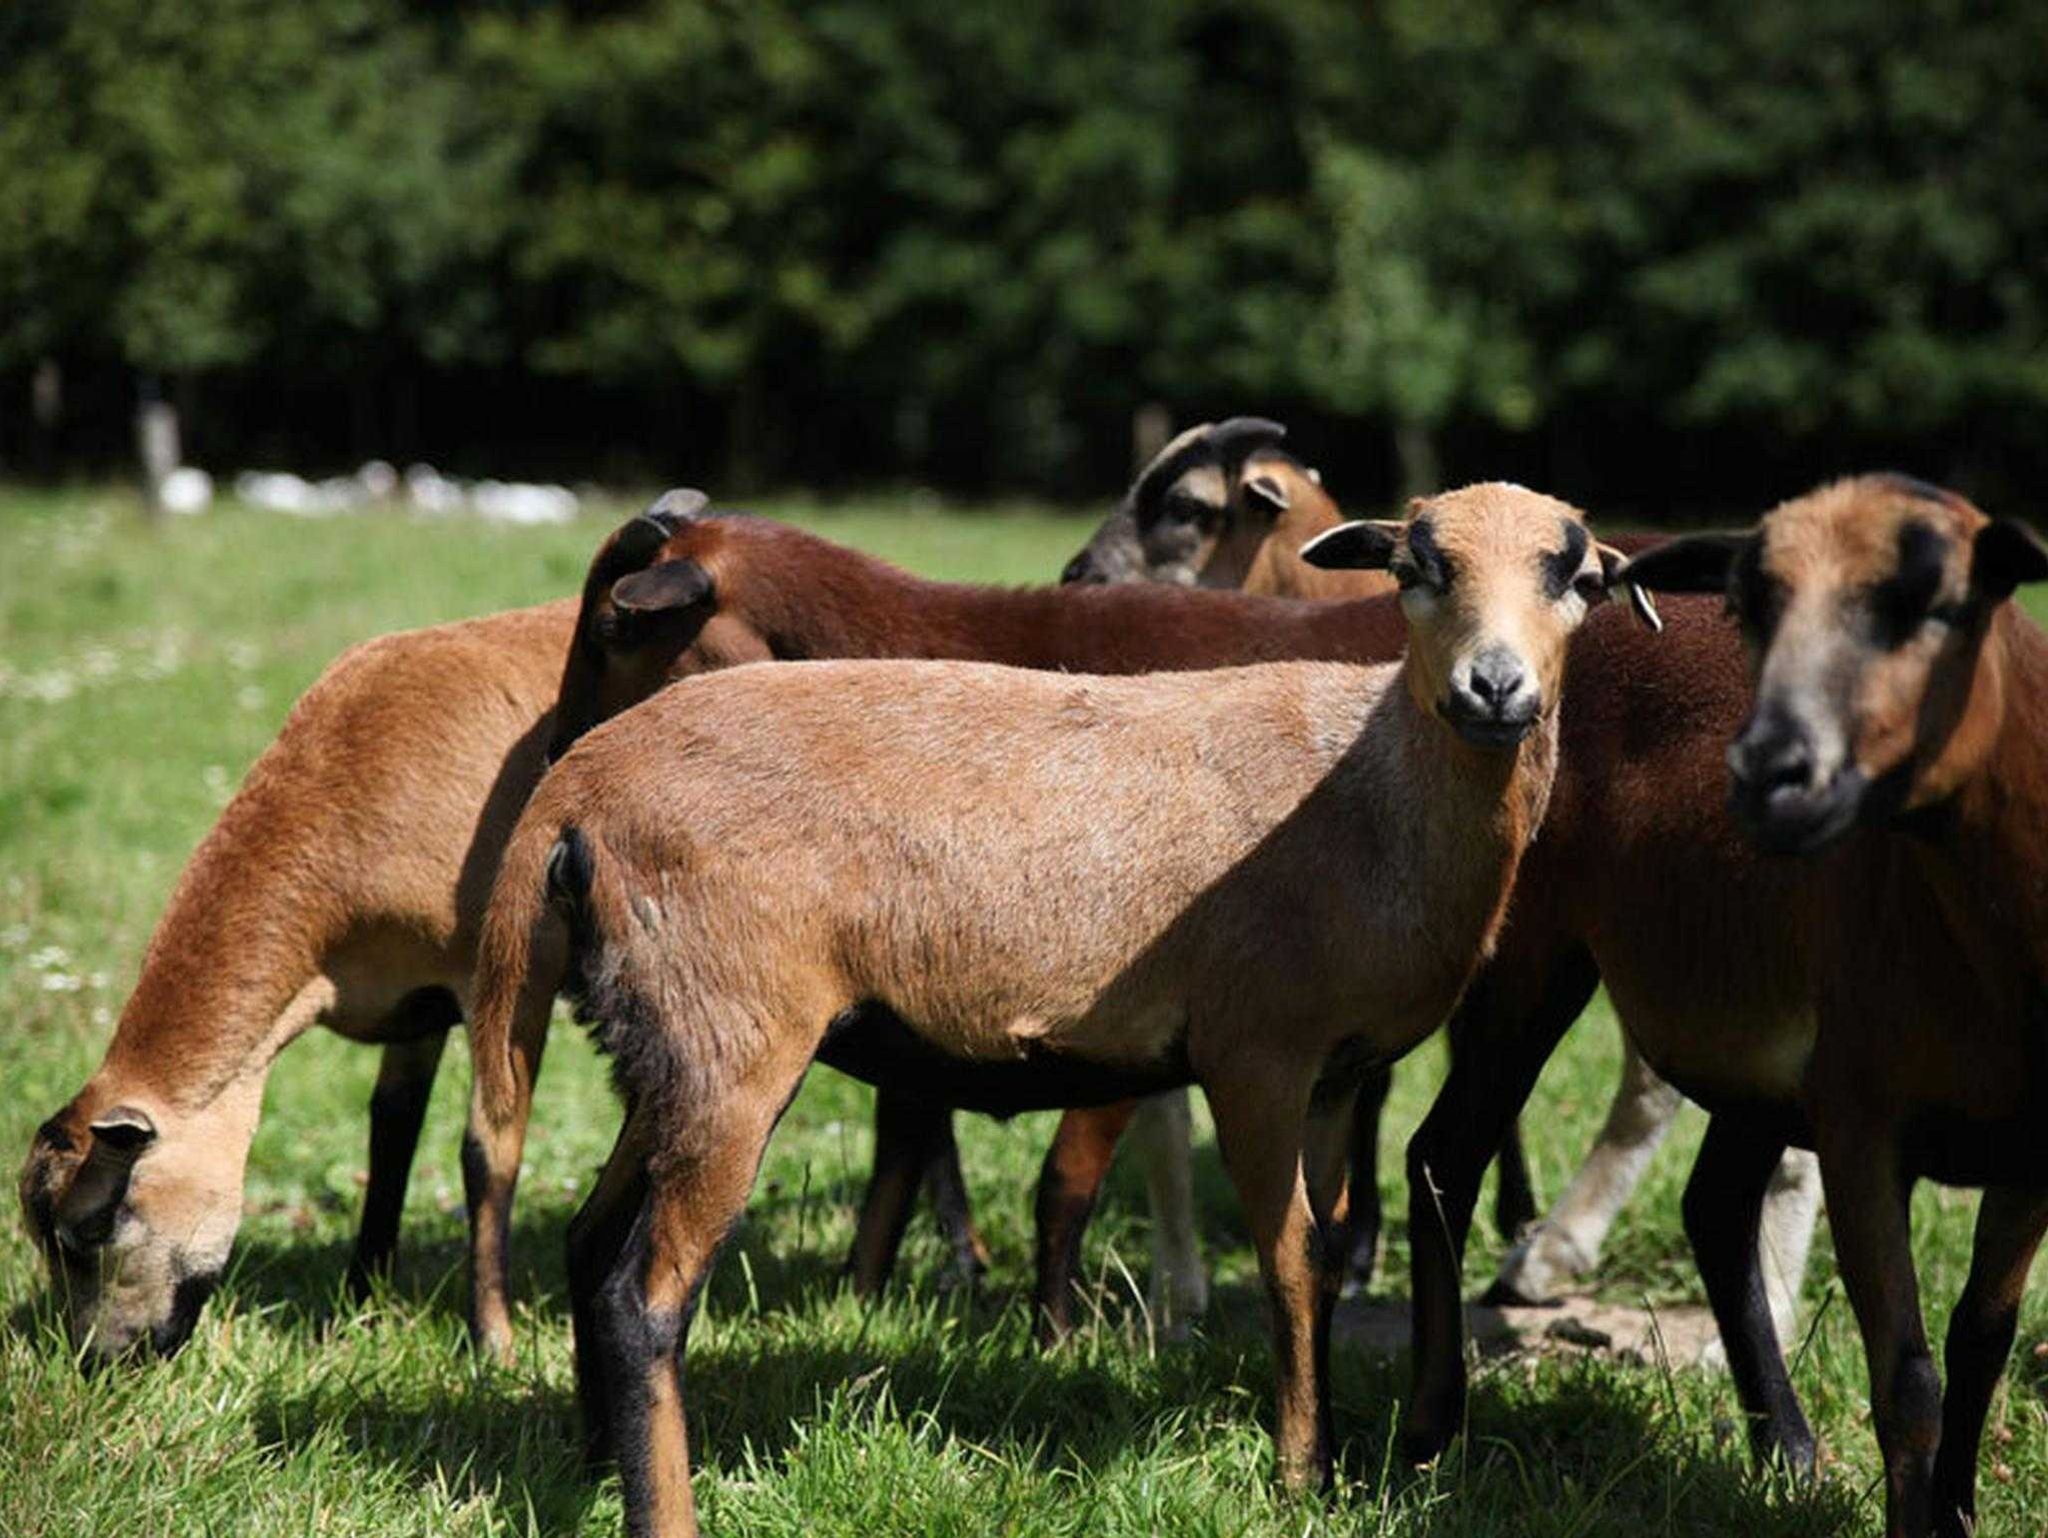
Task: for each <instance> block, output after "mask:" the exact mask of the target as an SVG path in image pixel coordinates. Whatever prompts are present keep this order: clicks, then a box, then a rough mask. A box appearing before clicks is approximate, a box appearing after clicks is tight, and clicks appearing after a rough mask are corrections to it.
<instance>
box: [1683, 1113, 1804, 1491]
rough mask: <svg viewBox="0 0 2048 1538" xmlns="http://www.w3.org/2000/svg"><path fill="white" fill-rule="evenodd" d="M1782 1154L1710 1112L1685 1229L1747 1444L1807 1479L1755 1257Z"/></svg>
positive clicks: (1798, 1421)
mask: <svg viewBox="0 0 2048 1538" xmlns="http://www.w3.org/2000/svg"><path fill="white" fill-rule="evenodd" d="M1784 1151H1785V1142H1784V1139H1783V1138H1781V1137H1777V1136H1774V1135H1773V1134H1771V1133H1770V1132H1769V1131H1767V1130H1765V1129H1763V1128H1760V1127H1757V1126H1754V1125H1751V1124H1749V1123H1746V1122H1744V1121H1742V1120H1741V1119H1740V1118H1738V1117H1734V1116H1729V1115H1726V1114H1723V1115H1719V1116H1716V1117H1714V1119H1713V1120H1712V1121H1711V1122H1709V1123H1708V1124H1707V1136H1706V1141H1705V1142H1704V1143H1702V1144H1701V1145H1700V1152H1699V1158H1698V1160H1697V1161H1696V1162H1695V1163H1694V1165H1693V1169H1692V1178H1691V1179H1690V1180H1688V1181H1687V1182H1686V1187H1685V1200H1684V1214H1685V1235H1686V1238H1687V1239H1688V1240H1689V1241H1690V1242H1691V1244H1692V1253H1693V1260H1694V1262H1695V1263H1696V1264H1697V1265H1698V1266H1699V1270H1700V1278H1701V1280H1702V1281H1704V1282H1705V1283H1706V1287H1707V1299H1708V1301H1709V1302H1710V1303H1712V1305H1713V1308H1714V1322H1715V1323H1716V1324H1717V1325H1718V1326H1720V1330H1721V1343H1722V1346H1723V1347H1724V1349H1725V1350H1726V1352H1727V1356H1728V1367H1729V1370H1730V1372H1732V1373H1733V1374H1734V1377H1735V1390H1736V1394H1737V1395H1738V1396H1739V1397H1740V1399H1741V1401H1742V1408H1743V1410H1744V1412H1745V1413H1746V1414H1747V1415H1748V1417H1749V1423H1750V1432H1749V1438H1750V1447H1751V1449H1752V1451H1753V1452H1754V1453H1755V1454H1756V1457H1757V1458H1758V1460H1759V1461H1762V1462H1768V1461H1770V1460H1771V1459H1773V1458H1778V1459H1782V1460H1783V1461H1784V1463H1785V1465H1786V1467H1788V1468H1790V1469H1792V1470H1793V1471H1794V1472H1796V1473H1799V1474H1802V1475H1805V1474H1811V1473H1812V1472H1813V1453H1814V1447H1813V1431H1812V1429H1811V1428H1810V1427H1809V1426H1808V1425H1807V1423H1806V1415H1805V1412H1804V1411H1802V1410H1801V1409H1800V1407H1799V1396H1798V1395H1797V1394H1795V1393H1794V1392H1793V1391H1792V1380H1791V1379H1790V1377H1788V1376H1787V1375H1786V1372H1785V1356H1784V1349H1783V1346H1782V1344H1781V1343H1780V1341H1779V1339H1778V1335H1777V1331H1776V1328H1775V1326H1774V1324H1773V1321H1772V1318H1771V1308H1770V1290H1769V1288H1768V1286H1767V1285H1766V1283H1765V1279H1764V1271H1763V1266H1762V1264H1761V1261H1760V1259H1759V1256H1758V1253H1757V1235H1758V1231H1759V1229H1760V1228H1761V1226H1762V1220H1763V1206H1764V1193H1765V1191H1766V1189H1767V1188H1768V1187H1769V1185H1770V1183H1771V1179H1772V1176H1773V1174H1774V1173H1775V1172H1776V1170H1777V1168H1778V1164H1779V1159H1780V1156H1781V1155H1782V1154H1783V1153H1784Z"/></svg>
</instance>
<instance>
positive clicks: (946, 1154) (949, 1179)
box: [924, 1113, 988, 1291]
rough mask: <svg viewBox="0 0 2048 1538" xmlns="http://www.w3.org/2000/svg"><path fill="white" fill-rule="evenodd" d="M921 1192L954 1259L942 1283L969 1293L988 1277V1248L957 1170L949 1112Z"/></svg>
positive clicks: (941, 1125) (963, 1174)
mask: <svg viewBox="0 0 2048 1538" xmlns="http://www.w3.org/2000/svg"><path fill="white" fill-rule="evenodd" d="M924 1189H925V1194H926V1195H927V1196H928V1197H930V1198H931V1204H932V1215H933V1216H934V1217H936V1218H937V1219H938V1222H939V1233H940V1235H941V1236H942V1237H943V1238H944V1239H945V1241H946V1249H947V1251H948V1253H950V1254H951V1255H952V1257H953V1263H952V1267H951V1269H950V1270H949V1271H948V1272H947V1273H946V1275H945V1278H944V1280H945V1281H947V1282H948V1283H949V1284H950V1285H952V1286H954V1287H958V1288H961V1289H963V1290H968V1291H971V1290H972V1289H973V1288H974V1287H976V1286H977V1285H978V1284H979V1283H980V1281H981V1279H982V1277H983V1276H985V1275H987V1274H988V1246H987V1245H986V1244H983V1243H982V1242H981V1235H980V1233H978V1232H977V1231H976V1230H975V1227H974V1204H973V1202H972V1201H971V1200H970V1199H969V1197H968V1195H967V1172H966V1171H965V1170H963V1169H962V1168H961V1167H960V1145H959V1144H958V1143H957V1142H955V1141H954V1139H953V1118H952V1115H951V1114H950V1113H948V1114H947V1115H945V1116H943V1117H941V1118H940V1119H939V1123H938V1127H937V1136H936V1138H935V1141H934V1146H933V1147H932V1148H931V1150H930V1152H929V1154H928V1156H927V1157H926V1159H925V1166H924Z"/></svg>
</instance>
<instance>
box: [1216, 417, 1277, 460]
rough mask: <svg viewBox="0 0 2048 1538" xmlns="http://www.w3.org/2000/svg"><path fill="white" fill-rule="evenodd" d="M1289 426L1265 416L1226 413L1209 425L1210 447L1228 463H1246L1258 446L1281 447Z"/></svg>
mask: <svg viewBox="0 0 2048 1538" xmlns="http://www.w3.org/2000/svg"><path fill="white" fill-rule="evenodd" d="M1286 436H1287V429H1286V428H1285V427H1283V426H1282V425H1281V424H1280V423H1278V422H1274V421H1269V420H1268V419H1267V418H1265V417H1226V418H1224V419H1223V420H1222V421H1221V422H1218V423H1217V424H1216V425H1215V426H1214V427H1212V428H1210V429H1209V433H1208V438H1209V447H1210V449H1211V450H1212V451H1214V453H1215V455H1216V457H1217V458H1218V459H1220V460H1222V461H1223V462H1224V463H1225V464H1226V465H1228V464H1243V463H1244V462H1245V460H1246V459H1248V458H1250V457H1251V455H1252V454H1253V453H1255V452H1257V451H1258V450H1259V449H1269V448H1278V447H1279V446H1280V441H1281V440H1282V439H1283V438H1285V437H1286Z"/></svg>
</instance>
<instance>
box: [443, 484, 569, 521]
mask: <svg viewBox="0 0 2048 1538" xmlns="http://www.w3.org/2000/svg"><path fill="white" fill-rule="evenodd" d="M470 502H471V505H472V506H474V507H475V508H476V513H477V516H478V517H479V518H482V519H484V520H485V521H486V522H489V523H518V524H536V523H571V522H574V521H575V518H576V511H577V505H578V504H577V501H576V493H575V492H573V491H571V490H570V489H569V488H568V487H566V486H536V485H532V484H530V483H528V482H525V481H478V482H477V484H476V487H475V489H474V490H473V491H472V492H471V493H470Z"/></svg>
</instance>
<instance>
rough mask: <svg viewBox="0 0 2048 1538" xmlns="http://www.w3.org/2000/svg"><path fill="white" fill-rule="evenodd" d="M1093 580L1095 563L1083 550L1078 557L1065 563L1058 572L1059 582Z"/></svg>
mask: <svg viewBox="0 0 2048 1538" xmlns="http://www.w3.org/2000/svg"><path fill="white" fill-rule="evenodd" d="M1095 580H1096V576H1095V562H1094V560H1093V559H1092V558H1091V557H1090V556H1089V554H1088V552H1087V551H1086V550H1083V551H1082V552H1081V553H1080V554H1079V555H1077V556H1075V557H1074V558H1073V559H1072V560H1071V561H1069V562H1067V564H1066V565H1065V566H1064V567H1062V568H1061V570H1060V581H1061V582H1093V581H1095Z"/></svg>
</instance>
